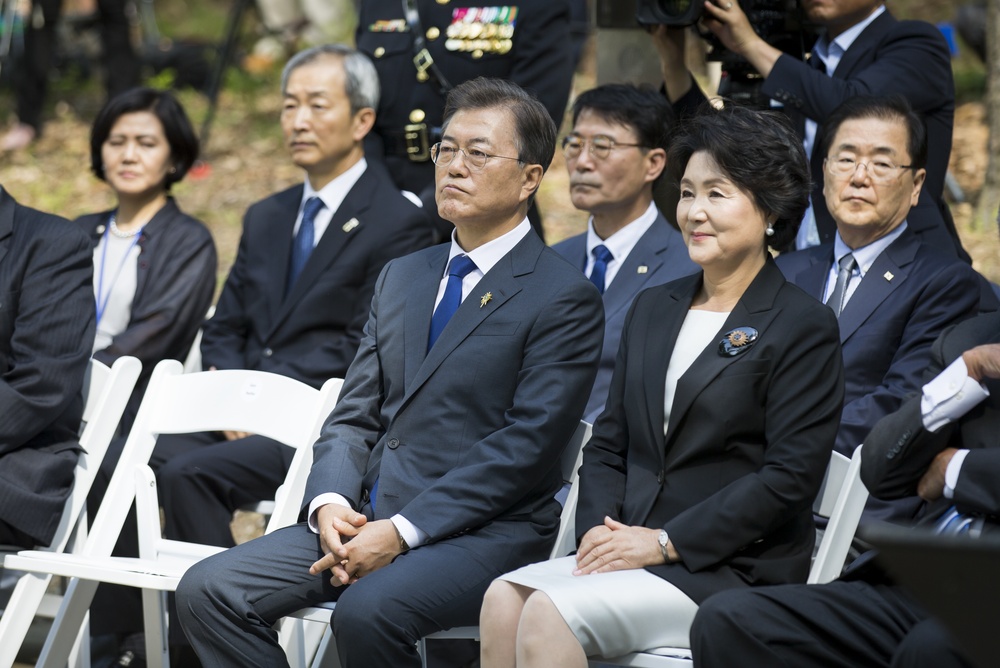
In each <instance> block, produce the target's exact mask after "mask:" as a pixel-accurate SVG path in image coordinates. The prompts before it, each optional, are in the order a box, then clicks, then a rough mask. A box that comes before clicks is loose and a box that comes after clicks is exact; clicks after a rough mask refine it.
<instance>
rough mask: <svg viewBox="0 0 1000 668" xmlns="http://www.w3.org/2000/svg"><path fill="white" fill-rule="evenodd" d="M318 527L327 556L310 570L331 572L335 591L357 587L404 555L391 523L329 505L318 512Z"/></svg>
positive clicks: (340, 506)
mask: <svg viewBox="0 0 1000 668" xmlns="http://www.w3.org/2000/svg"><path fill="white" fill-rule="evenodd" d="M316 524H317V526H318V527H319V543H320V547H322V548H323V554H324V556H323V557H322V558H321V559H319V560H318V561H316V562H315V563H314V564H313V565H312V566H310V567H309V572H310V573H312V574H313V575H319V574H320V573H322V572H323V571H330V573H331V577H330V584H332V585H333V586H334V587H340V586H342V585H346V584H353V583H355V582H357V581H358V580H359V579H361V578H363V577H364V576H366V575H368V574H370V573H373V572H374V571H377V570H378V569H380V568H382V567H383V566H387V565H388V564H390V563H392V560H393V559H395V558H396V557H397V556H398V555H399V554H400V545H399V538H398V534H397V533H396V527H395V526H393V524H392V521H391V520H375V521H373V522H369V521H368V518H367V517H365V516H364V515H362V514H361V513H358V512H355V511H354V510H352V509H350V508H348V507H347V506H342V505H340V504H336V503H328V504H326V505H324V506H320V508H319V510H317V511H316Z"/></svg>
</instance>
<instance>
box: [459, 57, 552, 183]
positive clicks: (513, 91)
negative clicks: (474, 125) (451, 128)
mask: <svg viewBox="0 0 1000 668" xmlns="http://www.w3.org/2000/svg"><path fill="white" fill-rule="evenodd" d="M463 109H504V110H506V111H508V112H510V114H511V116H512V117H513V119H514V135H515V136H514V145H515V146H516V147H517V158H518V160H520V161H521V162H522V163H527V164H530V165H541V166H542V171H543V172H545V171H547V170H548V168H549V165H550V164H552V156H553V155H554V154H555V151H556V124H555V122H553V120H552V117H551V116H549V112H548V111H546V110H545V107H543V106H542V103H541V102H539V101H538V98H536V97H535V96H534V95H532V94H531V93H528V92H527V91H525V90H524V89H523V88H521V87H520V86H518V85H517V84H515V83H512V82H510V81H506V80H504V79H489V78H486V77H478V78H476V79H472V80H470V81H466V82H465V83H462V84H459V85H458V86H455V87H454V88H453V89H452V90H451V92H450V93H448V100H447V101H446V102H445V105H444V123H443V124H442V125H443V127H445V128H447V127H448V123H450V122H451V117H452V116H454V115H455V112H457V111H460V110H463Z"/></svg>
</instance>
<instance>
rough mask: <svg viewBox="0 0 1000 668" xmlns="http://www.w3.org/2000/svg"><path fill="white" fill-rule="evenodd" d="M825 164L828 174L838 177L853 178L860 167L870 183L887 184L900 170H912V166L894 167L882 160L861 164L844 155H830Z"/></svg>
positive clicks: (877, 159)
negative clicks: (870, 180)
mask: <svg viewBox="0 0 1000 668" xmlns="http://www.w3.org/2000/svg"><path fill="white" fill-rule="evenodd" d="M825 162H826V168H827V169H828V170H829V171H830V173H831V174H834V175H836V176H840V177H848V176H853V175H854V172H856V171H857V170H858V165H861V166H862V167H864V168H865V171H866V172H868V176H870V177H871V179H872V181H876V182H878V183H889V182H891V181H893V180H895V178H896V177H897V176H898V175H899V170H901V169H913V165H894V164H893V163H892V162H890V161H888V160H886V159H884V158H876V159H874V160H869V161H868V162H862V161H859V160H855V159H854V158H852V157H850V156H846V155H840V156H837V155H832V156H830V157H828V158H827V159H826V160H825Z"/></svg>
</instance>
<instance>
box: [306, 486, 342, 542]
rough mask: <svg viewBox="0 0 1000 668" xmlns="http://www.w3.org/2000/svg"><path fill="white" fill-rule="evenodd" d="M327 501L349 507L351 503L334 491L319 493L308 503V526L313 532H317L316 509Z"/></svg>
mask: <svg viewBox="0 0 1000 668" xmlns="http://www.w3.org/2000/svg"><path fill="white" fill-rule="evenodd" d="M328 503H336V504H338V505H341V506H347V507H348V508H350V507H351V504H350V503H348V502H347V499H346V498H344V497H343V496H341V495H340V494H337V493H336V492H327V493H326V494H320V495H319V496H317V497H316V498H315V499H313V500H312V502H311V503H310V504H309V516H308V520H309V528H310V529H311V530H312V532H313V533H319V524H318V523H317V522H316V511H317V510H319V509H320V507H321V506H325V505H326V504H328Z"/></svg>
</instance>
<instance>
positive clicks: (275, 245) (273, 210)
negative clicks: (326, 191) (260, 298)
mask: <svg viewBox="0 0 1000 668" xmlns="http://www.w3.org/2000/svg"><path fill="white" fill-rule="evenodd" d="M301 203H302V186H299V187H297V188H293V189H291V190H288V191H286V192H283V193H280V194H279V195H278V196H277V197H276V198H275V199H274V200H272V201H270V202H268V206H267V209H265V210H263V211H261V212H260V213H258V214H257V215H258V216H261V217H263V218H264V223H263V224H262V225H261V227H262V228H263V230H262V232H261V237H262V239H261V244H262V246H263V247H264V248H269V249H272V251H273V252H269V253H268V254H267V258H268V266H267V267H264V268H262V270H263V271H264V273H265V274H266V275H267V276H269V277H270V280H268V281H267V287H266V291H267V320H266V321H265V322H268V323H271V326H270V327H268V328H266V329H268V331H269V332H270V330H273V329H274V323H275V322H277V319H278V314H279V312H280V310H281V305H282V302H283V301H284V299H285V280H286V279H287V277H288V262H289V260H290V258H291V253H292V232H293V231H294V230H295V219H296V218H297V217H298V214H299V205H300V204H301ZM262 329H265V328H262Z"/></svg>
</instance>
